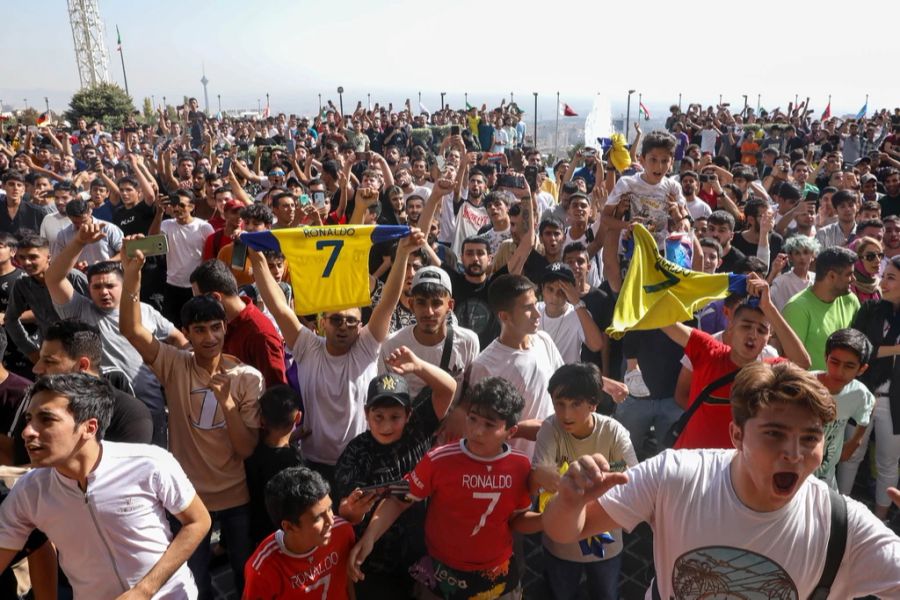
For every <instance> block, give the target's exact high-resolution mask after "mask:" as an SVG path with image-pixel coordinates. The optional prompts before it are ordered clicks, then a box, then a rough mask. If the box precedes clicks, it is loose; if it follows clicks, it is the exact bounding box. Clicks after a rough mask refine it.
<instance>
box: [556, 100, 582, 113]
mask: <svg viewBox="0 0 900 600" xmlns="http://www.w3.org/2000/svg"><path fill="white" fill-rule="evenodd" d="M559 114H560V115H561V116H563V117H577V116H578V113H577V112H575V110H574V109H573V108H572V107H571V106H569V105H568V104H566V103H565V102H560V103H559Z"/></svg>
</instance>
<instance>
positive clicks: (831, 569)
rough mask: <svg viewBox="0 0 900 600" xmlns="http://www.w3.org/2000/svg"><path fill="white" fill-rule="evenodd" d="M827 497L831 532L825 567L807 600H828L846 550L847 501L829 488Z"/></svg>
mask: <svg viewBox="0 0 900 600" xmlns="http://www.w3.org/2000/svg"><path fill="white" fill-rule="evenodd" d="M828 495H829V496H830V500H831V530H830V531H829V532H828V547H827V549H826V550H825V566H824V568H823V569H822V577H821V578H819V583H817V584H816V587H814V588H813V591H812V594H810V595H809V600H826V599H827V598H828V594H829V593H830V592H831V586H832V584H834V578H835V577H836V576H837V572H838V569H840V568H841V561H842V560H843V558H844V552H845V551H846V549H847V500H846V499H845V498H844V497H843V496H842V495H840V494H839V493H838V492H836V491H834V490H833V489H831V488H829V489H828Z"/></svg>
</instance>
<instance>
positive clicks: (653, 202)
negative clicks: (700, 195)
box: [606, 173, 684, 252]
mask: <svg viewBox="0 0 900 600" xmlns="http://www.w3.org/2000/svg"><path fill="white" fill-rule="evenodd" d="M669 194H674V195H675V198H676V199H677V202H678V203H679V204H684V195H682V193H681V186H680V185H679V184H678V182H676V181H673V180H671V179H669V178H668V177H663V178H662V181H660V182H659V183H657V184H656V185H651V184H649V183H647V182H646V181H644V177H643V176H642V175H641V174H640V173H638V174H636V175H630V176H628V177H622V178H621V179H619V181H618V182H617V183H616V187H614V188H613V191H612V193H611V194H610V195H609V200H608V201H607V202H606V205H607V206H618V204H619V202H622V201H626V202H627V201H630V202H631V217H632V218H634V217H641V218H642V219H643V223H644V226H645V227H646V228H647V229H648V231H650V233H652V234H653V237H654V239H656V243H657V246H658V247H659V249H660V250H662V251H663V252H665V248H666V246H665V244H666V237H668V235H669V213H668V211H667V210H666V199H667V197H668V196H669Z"/></svg>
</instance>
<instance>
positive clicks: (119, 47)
mask: <svg viewBox="0 0 900 600" xmlns="http://www.w3.org/2000/svg"><path fill="white" fill-rule="evenodd" d="M116 43H117V44H118V46H116V51H117V52H122V34H121V33H119V26H118V25H116Z"/></svg>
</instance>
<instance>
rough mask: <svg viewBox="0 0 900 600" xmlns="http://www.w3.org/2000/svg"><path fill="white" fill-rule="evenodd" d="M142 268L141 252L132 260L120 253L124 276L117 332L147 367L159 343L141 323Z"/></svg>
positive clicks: (157, 349)
mask: <svg viewBox="0 0 900 600" xmlns="http://www.w3.org/2000/svg"><path fill="white" fill-rule="evenodd" d="M143 266H144V254H143V252H141V251H137V252H135V256H134V258H129V257H128V253H127V252H123V253H122V267H123V271H124V273H125V275H124V280H123V282H122V299H121V300H120V301H119V332H120V333H121V334H122V335H123V336H125V339H127V340H128V342H129V343H130V344H131V345H132V346H134V349H135V350H137V351H138V354H140V355H141V358H142V359H144V362H145V363H147V364H148V365H149V364H152V363H153V362H154V361H155V360H156V357H157V356H158V355H159V344H160V341H159V340H157V339H156V338H155V337H154V336H153V333H152V332H151V331H150V330H148V329H147V328H146V327H144V324H143V323H142V322H141V267H143Z"/></svg>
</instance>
